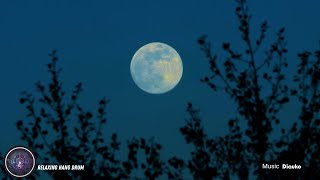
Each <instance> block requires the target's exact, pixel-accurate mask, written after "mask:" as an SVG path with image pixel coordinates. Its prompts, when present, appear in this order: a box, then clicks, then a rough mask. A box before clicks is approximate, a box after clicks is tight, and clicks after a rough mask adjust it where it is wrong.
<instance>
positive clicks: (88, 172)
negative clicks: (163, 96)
mask: <svg viewBox="0 0 320 180" xmlns="http://www.w3.org/2000/svg"><path fill="white" fill-rule="evenodd" d="M49 56H50V57H51V62H50V63H49V64H48V65H47V68H48V72H49V73H50V76H51V79H50V82H49V83H48V84H46V85H44V84H42V83H40V82H39V83H36V89H37V92H38V94H36V95H33V94H31V93H28V92H23V93H22V97H21V99H20V103H21V104H23V105H24V106H25V108H26V110H27V115H26V119H24V120H19V121H18V122H17V123H16V126H17V128H18V130H19V132H21V134H22V137H21V139H22V140H23V141H24V142H25V143H26V145H27V146H28V147H29V148H30V149H32V150H33V152H34V153H35V156H36V158H37V164H61V165H72V164H74V165H84V166H85V169H84V171H47V172H48V173H49V175H50V176H51V177H53V178H54V179H60V180H61V179H134V178H138V179H141V178H142V179H155V178H156V177H159V176H160V175H161V174H162V173H163V167H164V162H162V161H161V160H160V149H161V146H160V145H159V144H157V143H155V142H154V140H152V139H150V140H146V139H144V138H141V139H136V138H134V139H132V140H130V141H128V142H127V147H128V150H127V152H128V154H127V158H124V159H119V158H118V157H117V156H118V152H119V149H120V142H119V141H118V138H117V134H112V135H111V139H110V140H109V141H107V140H106V139H105V138H104V137H105V136H104V133H103V127H104V126H105V124H106V122H107V118H106V111H105V110H106V107H107V105H108V103H109V100H107V99H105V98H103V99H101V100H100V102H99V103H98V108H97V110H96V111H95V112H91V111H88V110H85V109H84V108H83V107H82V106H81V105H80V103H79V100H78V99H79V95H80V93H81V92H82V84H81V83H79V84H77V85H76V86H75V87H74V90H73V91H72V93H71V94H70V95H69V96H68V94H67V93H66V91H65V90H64V88H63V85H62V82H61V80H60V73H61V72H62V69H61V68H59V67H58V66H57V62H58V57H57V52H56V51H53V52H52V53H51V54H49ZM138 153H139V157H138ZM2 159H3V158H2ZM138 159H139V161H138ZM1 171H3V172H4V173H3V174H7V173H6V172H5V169H4V167H3V166H1ZM135 171H141V172H143V173H142V174H141V175H139V174H138V173H135ZM38 175H39V174H38V173H37V172H36V171H35V173H34V174H33V175H32V176H29V177H28V179H35V178H36V176H38ZM5 178H9V176H6V177H4V179H5Z"/></svg>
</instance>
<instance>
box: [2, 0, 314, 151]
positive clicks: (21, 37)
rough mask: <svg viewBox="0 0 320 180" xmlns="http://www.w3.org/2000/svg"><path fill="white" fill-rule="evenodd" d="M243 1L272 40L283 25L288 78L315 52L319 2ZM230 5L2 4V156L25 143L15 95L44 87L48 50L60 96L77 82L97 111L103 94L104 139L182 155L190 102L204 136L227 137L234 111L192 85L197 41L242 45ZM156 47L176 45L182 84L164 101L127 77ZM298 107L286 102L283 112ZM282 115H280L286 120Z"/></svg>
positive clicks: (198, 66)
mask: <svg viewBox="0 0 320 180" xmlns="http://www.w3.org/2000/svg"><path fill="white" fill-rule="evenodd" d="M249 4H250V9H251V12H252V14H253V15H254V17H253V19H252V22H253V23H255V25H256V26H255V27H258V25H259V22H261V21H262V20H265V19H266V20H268V22H269V25H270V27H271V28H270V31H269V33H268V35H269V37H270V38H274V35H273V34H272V33H274V32H276V31H277V29H278V28H280V27H281V26H285V27H286V32H287V38H288V49H289V56H288V57H289V58H288V62H289V65H290V68H289V73H291V71H294V68H293V67H294V65H295V64H296V63H297V62H298V59H297V58H296V54H297V53H298V52H300V51H302V50H314V49H315V48H317V47H319V44H318V40H320V24H319V17H320V11H319V7H320V1H319V0H305V1H301V0H268V1H267V0H260V1H253V0H252V1H251V3H249ZM234 8H235V3H233V2H232V1H225V0H210V1H209V0H207V1H191V0H189V1H172V0H161V1H148V0H143V1H142V0H127V1H123V0H117V1H103V0H96V1H87V0H86V1H85V0H77V1H71V0H54V1H43V0H29V1H4V0H2V1H0V59H1V66H0V82H1V90H0V103H1V104H0V107H1V108H0V114H1V120H0V133H1V136H0V142H1V143H0V149H1V152H2V153H4V152H6V151H8V150H9V149H10V148H11V147H12V146H16V145H24V144H23V142H21V141H20V140H19V135H20V134H19V132H18V131H17V130H16V127H15V122H16V121H17V120H19V119H23V118H24V117H25V110H24V108H23V106H21V105H20V104H19V103H18V99H19V97H20V93H21V92H22V91H24V90H27V91H31V92H34V83H35V82H37V81H44V82H47V80H48V73H47V72H46V68H45V65H46V64H47V63H48V62H49V60H50V59H49V57H48V53H49V52H50V51H51V50H53V49H57V50H58V54H59V57H60V58H61V61H60V62H59V63H60V65H61V66H62V67H63V69H64V71H63V74H62V80H63V83H64V86H65V88H66V90H68V91H69V92H70V91H71V90H72V87H73V85H75V84H76V83H77V82H79V81H81V82H83V84H84V92H83V94H82V95H81V99H82V100H81V102H82V104H83V105H84V106H85V107H87V108H88V109H90V110H95V109H96V107H97V104H98V101H99V99H100V98H102V97H107V98H109V99H111V103H110V104H109V107H108V108H107V112H108V124H107V127H106V129H105V134H106V136H108V135H110V134H111V133H113V132H117V133H118V134H119V135H120V139H121V141H122V142H123V143H124V142H125V140H126V139H129V138H131V137H134V136H135V137H141V136H143V137H146V138H148V137H155V139H156V140H157V141H158V142H160V143H161V144H163V145H164V151H165V154H166V155H172V154H181V155H183V154H184V153H187V151H186V150H185V149H184V148H185V147H186V145H185V143H184V139H183V138H182V136H181V135H180V133H179V128H180V127H181V126H182V125H183V124H184V121H185V118H187V113H186V112H185V109H186V104H187V102H188V101H191V102H193V104H194V105H195V106H196V107H199V108H201V116H202V117H203V119H204V124H205V128H206V130H207V132H208V133H209V134H210V135H212V136H216V135H222V134H224V133H226V132H227V125H226V124H227V120H228V119H229V118H232V117H233V116H232V114H234V113H235V112H236V109H235V108H234V106H233V104H232V102H231V101H230V100H229V99H228V98H226V97H225V96H224V95H223V94H222V93H220V94H219V93H213V92H212V91H211V90H210V89H209V88H208V87H206V86H205V85H204V84H202V83H201V82H200V81H199V79H200V78H202V77H203V76H204V75H207V74H208V73H209V65H208V63H207V62H206V60H205V58H204V55H203V54H202V53H201V51H200V50H199V46H198V45H197V42H196V41H197V38H198V37H199V36H201V35H202V34H207V35H208V36H209V38H210V39H211V40H212V42H213V45H214V48H215V49H221V43H222V42H224V41H230V42H231V43H233V46H235V47H241V45H242V43H241V42H240V36H239V33H238V31H237V24H236V22H237V20H236V17H235V14H234ZM155 41H156V42H163V43H166V44H168V45H170V46H172V47H174V48H175V49H176V50H177V52H178V53H179V54H180V56H181V59H182V61H183V65H184V73H183V76H182V79H181V81H180V83H179V84H178V85H177V86H176V87H175V88H174V89H173V90H172V91H170V92H168V93H166V94H161V95H153V94H148V93H146V92H144V91H142V90H141V89H139V88H138V87H137V86H136V85H135V84H134V82H133V80H132V78H131V75H130V61H131V58H132V56H133V55H134V53H135V52H136V51H137V50H138V49H139V48H140V47H141V46H143V45H145V44H147V43H150V42H155ZM295 108H298V107H296V106H295V104H294V103H291V104H290V105H288V106H287V110H286V112H290V111H291V112H292V111H294V110H295ZM288 114H289V113H287V114H284V115H282V116H283V117H285V118H286V119H288V121H290V119H291V115H288ZM290 114H292V113H290ZM292 117H295V116H292ZM287 124H288V123H286V122H285V123H283V124H282V126H286V125H287Z"/></svg>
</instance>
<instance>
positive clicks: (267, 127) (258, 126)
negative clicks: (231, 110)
mask: <svg viewBox="0 0 320 180" xmlns="http://www.w3.org/2000/svg"><path fill="white" fill-rule="evenodd" d="M236 2H237V7H236V9H235V13H236V16H237V18H238V20H239V27H238V28H239V31H240V34H241V37H242V40H243V42H244V45H245V48H244V52H241V51H238V50H235V48H233V47H232V46H231V44H230V43H229V42H224V43H222V49H223V51H225V54H226V57H225V59H221V58H219V57H218V55H217V54H215V53H213V52H212V50H211V49H212V47H211V46H212V45H211V43H210V41H208V38H207V36H202V37H200V38H199V39H198V44H199V45H200V47H201V50H202V51H203V52H204V54H205V56H206V59H208V61H209V64H210V70H211V74H210V75H209V76H206V77H204V78H202V79H201V81H202V82H204V83H205V84H207V85H208V86H209V87H210V88H211V89H212V90H213V91H214V92H217V91H220V90H221V91H223V92H224V93H226V94H227V95H228V96H229V97H230V99H231V100H232V101H233V102H234V103H235V104H236V106H237V112H238V113H237V114H236V115H235V117H234V118H233V119H231V120H229V122H228V126H229V130H230V132H229V133H228V134H227V135H225V136H222V137H217V138H209V137H208V136H207V135H206V133H205V132H204V130H203V128H202V124H201V120H200V118H199V115H198V112H199V110H197V109H195V108H193V107H192V104H191V103H190V104H188V109H187V112H188V113H189V114H190V116H191V119H190V120H189V121H187V124H186V126H184V127H182V128H181V129H180V130H181V133H182V134H183V135H184V136H185V139H186V141H187V143H190V144H192V145H193V146H194V147H195V151H194V152H192V154H191V155H192V159H191V160H188V161H186V162H184V161H182V162H179V164H182V166H179V167H187V168H188V169H189V171H190V172H191V174H192V175H193V177H194V179H212V178H219V179H230V178H232V177H233V178H234V177H237V178H238V179H248V178H249V177H256V178H259V179H319V178H320V171H318V169H319V168H320V165H319V161H320V157H319V155H320V146H319V145H320V141H319V135H320V119H319V117H320V116H319V109H320V94H319V93H320V92H319V83H318V82H319V80H320V69H319V66H320V51H316V52H314V53H311V52H303V53H300V54H299V55H298V58H299V59H300V60H301V63H300V64H299V66H298V73H297V75H295V76H294V82H296V83H297V84H298V86H297V87H288V85H286V82H288V81H289V80H288V79H287V81H285V75H284V69H285V68H287V66H288V63H287V61H286V60H287V59H286V54H287V49H286V40H285V37H284V32H285V29H284V28H281V29H280V30H279V31H278V32H277V33H276V39H275V41H274V42H273V43H272V44H270V46H269V48H268V49H266V50H263V49H261V48H262V47H263V46H262V45H264V43H265V37H266V32H267V30H268V23H267V22H266V21H264V22H262V23H261V25H260V35H259V36H258V37H256V38H254V37H253V35H252V34H253V33H252V28H251V23H250V19H251V15H250V14H249V9H248V6H247V1H246V0H237V1H236ZM264 46H265V45H264ZM261 51H262V52H263V53H264V54H262V55H264V57H263V56H262V55H261V53H260V52H261ZM312 56H314V57H315V58H314V60H311V58H312ZM295 96H296V97H298V100H299V102H300V104H299V105H300V106H301V107H302V109H301V115H300V116H299V117H298V118H297V121H296V122H295V123H293V125H292V128H291V129H282V130H281V133H282V135H281V137H279V138H278V139H276V140H272V138H271V136H272V134H273V133H274V126H276V125H277V124H279V122H280V119H279V112H280V111H281V110H282V107H283V106H284V105H285V104H286V103H288V102H289V98H294V97H295ZM243 124H244V127H243V126H240V125H243ZM263 163H268V164H274V163H276V164H278V165H280V166H281V164H282V163H283V164H299V165H301V166H302V168H301V170H291V171H290V170H289V171H290V172H289V171H288V170H266V169H262V164H263ZM183 165H184V166H183ZM280 168H281V167H280ZM175 169H177V170H179V168H175ZM179 171H181V170H179Z"/></svg>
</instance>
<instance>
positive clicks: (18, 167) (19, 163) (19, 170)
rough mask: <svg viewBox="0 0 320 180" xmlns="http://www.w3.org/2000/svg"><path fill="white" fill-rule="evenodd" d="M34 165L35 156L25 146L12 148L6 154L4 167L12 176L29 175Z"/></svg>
mask: <svg viewBox="0 0 320 180" xmlns="http://www.w3.org/2000/svg"><path fill="white" fill-rule="evenodd" d="M34 166H35V158H34V155H33V154H32V152H31V151H30V150H29V149H27V148H25V147H15V148H12V149H11V150H10V151H9V152H8V153H7V155H6V158H5V167H6V169H7V171H8V172H9V173H10V174H11V175H12V176H14V177H25V176H27V175H29V174H30V173H31V172H32V170H33V169H34Z"/></svg>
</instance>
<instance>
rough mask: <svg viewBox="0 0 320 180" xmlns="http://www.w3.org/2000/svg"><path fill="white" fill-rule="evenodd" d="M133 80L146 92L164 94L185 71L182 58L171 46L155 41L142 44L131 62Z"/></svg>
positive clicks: (177, 81)
mask: <svg viewBox="0 0 320 180" xmlns="http://www.w3.org/2000/svg"><path fill="white" fill-rule="evenodd" d="M130 71H131V76H132V78H133V81H134V82H135V83H136V84H137V86H138V87H139V88H140V89H142V90H143V91H145V92H148V93H151V94H162V93H166V92H168V91H170V90H172V89H173V88H174V87H175V86H176V85H177V84H178V83H179V81H180V79H181V77H182V72H183V65H182V61H181V58H180V56H179V54H178V53H177V51H176V50H175V49H173V48H172V47H171V46H169V45H167V44H164V43H159V42H153V43H149V44H146V45H144V46H142V47H141V48H140V49H139V50H138V51H137V52H136V53H135V54H134V56H133V58H132V60H131V64H130Z"/></svg>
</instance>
